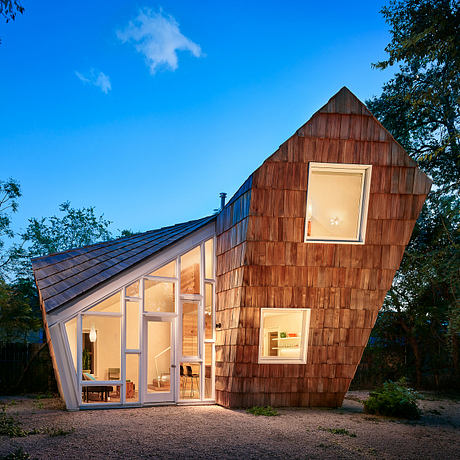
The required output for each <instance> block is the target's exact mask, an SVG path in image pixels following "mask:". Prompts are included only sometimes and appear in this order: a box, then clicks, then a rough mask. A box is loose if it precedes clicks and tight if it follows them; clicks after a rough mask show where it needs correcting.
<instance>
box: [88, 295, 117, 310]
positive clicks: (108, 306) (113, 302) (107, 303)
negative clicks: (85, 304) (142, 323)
mask: <svg viewBox="0 0 460 460" xmlns="http://www.w3.org/2000/svg"><path fill="white" fill-rule="evenodd" d="M120 304H121V292H117V293H116V294H114V295H113V296H111V297H109V298H108V299H105V300H103V301H102V302H100V303H98V304H97V305H96V306H95V307H93V308H91V309H90V310H89V311H105V312H111V313H121V308H120Z"/></svg>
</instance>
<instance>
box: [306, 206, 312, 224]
mask: <svg viewBox="0 0 460 460" xmlns="http://www.w3.org/2000/svg"><path fill="white" fill-rule="evenodd" d="M312 215H313V207H312V205H311V204H309V205H308V209H307V220H311V216H312Z"/></svg>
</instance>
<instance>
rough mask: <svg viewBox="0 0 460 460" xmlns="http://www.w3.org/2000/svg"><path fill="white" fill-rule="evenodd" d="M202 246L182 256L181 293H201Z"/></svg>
mask: <svg viewBox="0 0 460 460" xmlns="http://www.w3.org/2000/svg"><path fill="white" fill-rule="evenodd" d="M200 258H201V249H200V246H198V247H196V248H195V249H192V250H191V251H189V252H187V253H186V254H184V255H183V256H182V257H181V258H180V283H181V284H180V293H181V294H199V293H200Z"/></svg>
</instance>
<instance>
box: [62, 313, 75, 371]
mask: <svg viewBox="0 0 460 460" xmlns="http://www.w3.org/2000/svg"><path fill="white" fill-rule="evenodd" d="M65 331H66V333H67V342H68V343H69V348H70V354H71V356H72V362H73V366H74V368H75V372H76V371H77V318H73V319H71V320H70V321H67V322H66V323H65Z"/></svg>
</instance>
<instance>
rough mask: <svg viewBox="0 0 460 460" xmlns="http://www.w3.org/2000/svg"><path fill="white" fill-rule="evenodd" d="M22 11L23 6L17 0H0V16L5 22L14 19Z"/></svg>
mask: <svg viewBox="0 0 460 460" xmlns="http://www.w3.org/2000/svg"><path fill="white" fill-rule="evenodd" d="M18 13H19V14H23V13H24V7H23V6H22V5H21V2H20V1H18V0H0V16H1V17H3V19H5V22H10V21H14V20H15V19H16V15H17V14H18Z"/></svg>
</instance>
